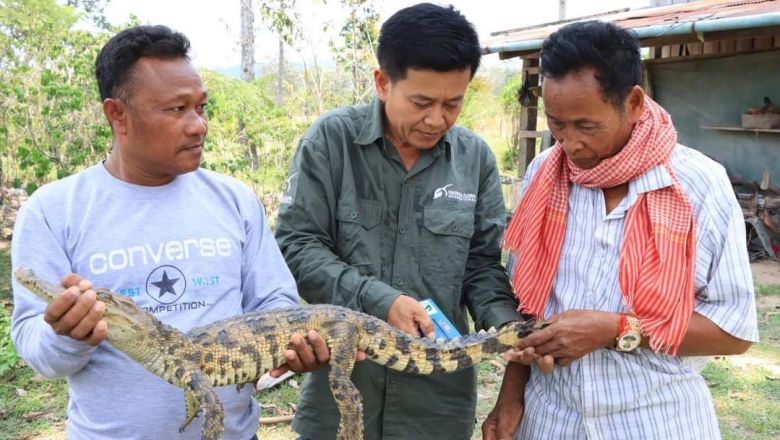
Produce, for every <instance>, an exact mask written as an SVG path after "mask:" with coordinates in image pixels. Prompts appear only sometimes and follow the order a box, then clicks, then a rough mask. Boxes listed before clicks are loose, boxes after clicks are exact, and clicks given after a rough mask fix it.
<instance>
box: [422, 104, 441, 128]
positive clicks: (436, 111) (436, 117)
mask: <svg viewBox="0 0 780 440" xmlns="http://www.w3.org/2000/svg"><path fill="white" fill-rule="evenodd" d="M423 122H425V125H427V126H429V127H441V126H442V125H446V124H447V122H446V120H445V119H444V111H443V110H442V108H441V106H438V105H434V106H432V107H431V110H430V111H429V112H428V113H427V114H426V115H425V119H424V120H423Z"/></svg>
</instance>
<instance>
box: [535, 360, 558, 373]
mask: <svg viewBox="0 0 780 440" xmlns="http://www.w3.org/2000/svg"><path fill="white" fill-rule="evenodd" d="M536 365H537V366H538V367H539V369H540V370H542V373H544V374H550V373H552V371H553V368H554V367H555V358H553V357H552V356H542V357H541V358H539V360H537V361H536Z"/></svg>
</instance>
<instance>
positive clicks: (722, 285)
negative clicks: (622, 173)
mask: <svg viewBox="0 0 780 440" xmlns="http://www.w3.org/2000/svg"><path fill="white" fill-rule="evenodd" d="M546 157H547V154H545V153H542V155H540V156H539V157H538V158H537V159H535V160H534V161H533V162H532V163H531V165H530V167H529V169H528V172H527V174H526V181H525V186H524V187H525V188H527V187H528V183H529V182H530V179H532V178H533V175H534V173H535V172H536V171H537V170H538V169H539V166H540V165H541V163H542V162H543V161H544V159H545V158H546ZM671 165H672V169H673V170H674V172H675V174H676V175H677V178H678V179H679V181H680V184H681V185H682V187H683V190H684V191H685V193H686V194H687V196H688V199H689V201H690V202H691V204H692V206H693V210H694V215H695V217H696V235H697V237H696V238H697V249H696V302H695V307H696V312H698V313H699V314H701V315H703V316H705V317H707V318H708V319H710V320H711V321H713V322H714V323H715V324H717V325H718V326H719V327H720V328H722V329H723V330H724V331H726V332H728V333H729V334H731V335H733V336H735V337H737V338H740V339H743V340H748V341H757V340H758V327H757V322H756V309H755V299H754V296H753V282H752V277H751V272H750V265H749V262H748V255H747V249H746V245H745V225H744V220H743V217H742V212H741V210H740V207H739V205H738V204H737V201H736V198H735V196H734V193H733V191H732V188H731V185H730V183H729V179H728V177H727V175H726V172H725V170H724V169H723V167H722V166H720V165H719V164H717V163H716V162H714V161H712V160H711V159H709V158H707V157H706V156H704V155H702V154H701V153H699V152H697V151H695V150H692V149H690V148H686V147H684V146H681V145H678V146H677V147H676V148H675V151H674V153H673V155H672V158H671ZM672 183H673V180H672V177H671V175H670V174H669V172H668V171H667V169H666V168H665V167H663V166H657V167H655V168H652V169H651V170H649V171H648V172H647V173H645V174H643V175H642V176H640V177H639V178H637V179H636V180H633V181H631V182H629V186H628V193H627V195H626V196H625V197H624V199H623V200H622V201H621V202H620V204H619V205H618V206H617V207H616V208H615V209H613V210H612V212H610V213H607V212H606V205H605V202H604V196H603V193H602V191H601V190H599V189H588V188H585V187H583V186H579V185H576V184H571V186H570V188H571V189H570V193H569V212H568V220H567V223H566V235H565V237H564V241H563V249H562V251H561V257H560V263H559V266H558V273H557V277H556V279H555V283H554V285H553V292H552V295H550V298H549V300H548V303H547V307H546V311H545V318H549V317H550V316H552V315H554V314H560V313H563V312H564V311H566V310H570V309H589V310H603V311H609V312H627V310H626V308H625V306H624V304H623V301H622V297H621V294H620V286H619V283H618V268H619V260H620V248H621V245H622V242H623V225H624V222H623V220H624V218H625V215H626V212H627V210H628V209H629V207H630V206H631V205H632V204H633V203H634V202H635V201H636V199H637V197H638V196H639V195H640V194H641V193H644V192H648V191H653V190H656V189H659V188H663V187H666V186H670V185H672ZM512 263H513V262H510V265H511V264H512ZM705 359H706V358H693V357H680V356H667V355H662V354H658V353H655V352H653V351H651V350H649V349H639V350H638V352H636V353H631V354H626V353H619V352H617V351H613V350H609V349H600V350H596V351H594V352H592V353H589V354H588V355H586V356H584V357H582V358H580V359H578V360H576V361H574V362H573V363H572V364H571V365H569V366H567V367H563V368H559V367H556V368H555V369H554V371H553V373H551V374H549V375H545V374H542V373H541V371H540V370H539V369H538V368H536V366H534V367H533V368H532V372H531V377H530V379H529V381H528V383H527V385H526V388H525V415H524V417H523V421H522V423H521V425H520V428H519V429H518V431H517V433H516V435H515V439H548V438H549V439H581V438H588V439H628V438H632V439H637V438H638V439H678V440H679V439H696V440H705V439H714V438H720V432H719V430H718V423H717V420H716V418H715V409H714V406H713V402H712V397H711V395H710V392H709V390H708V388H707V385H706V383H705V382H704V379H703V378H702V377H701V375H700V374H699V370H700V369H701V367H702V366H703V365H704V363H705V362H702V361H703V360H705Z"/></svg>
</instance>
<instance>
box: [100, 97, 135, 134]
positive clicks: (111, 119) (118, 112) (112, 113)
mask: <svg viewBox="0 0 780 440" xmlns="http://www.w3.org/2000/svg"><path fill="white" fill-rule="evenodd" d="M128 111H129V109H128V108H127V104H125V103H124V102H123V101H120V100H118V99H113V98H106V99H105V100H103V114H105V115H106V119H108V123H109V124H111V128H112V129H113V130H114V133H117V134H125V133H127V112H128Z"/></svg>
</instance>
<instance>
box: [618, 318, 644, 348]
mask: <svg viewBox="0 0 780 440" xmlns="http://www.w3.org/2000/svg"><path fill="white" fill-rule="evenodd" d="M641 343H642V333H641V331H640V329H639V318H637V317H636V316H633V315H627V314H625V313H621V314H620V326H619V327H618V333H617V337H616V338H615V350H617V351H622V352H624V353H630V352H633V351H635V350H636V349H637V348H639V344H641Z"/></svg>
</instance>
